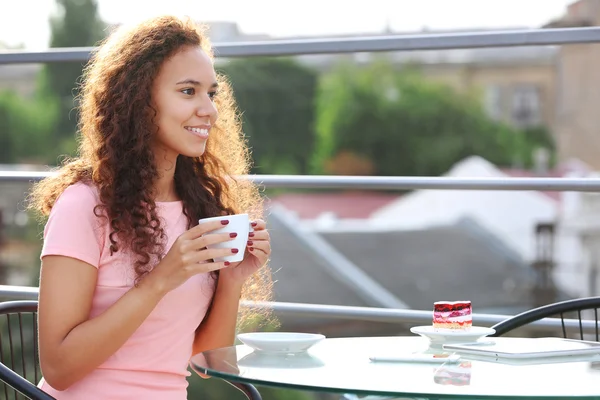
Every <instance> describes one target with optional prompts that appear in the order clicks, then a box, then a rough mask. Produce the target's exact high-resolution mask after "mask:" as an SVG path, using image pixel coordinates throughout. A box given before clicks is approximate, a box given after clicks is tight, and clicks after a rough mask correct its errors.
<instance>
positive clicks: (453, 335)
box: [410, 325, 496, 346]
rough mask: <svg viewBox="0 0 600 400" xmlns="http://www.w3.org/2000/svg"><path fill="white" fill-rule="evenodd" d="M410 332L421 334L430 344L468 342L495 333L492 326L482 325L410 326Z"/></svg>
mask: <svg viewBox="0 0 600 400" xmlns="http://www.w3.org/2000/svg"><path fill="white" fill-rule="evenodd" d="M410 331H411V332H412V333H416V334H417V335H421V336H423V337H425V338H427V339H429V341H430V342H431V344H432V345H439V346H441V345H442V344H447V343H470V342H476V341H478V340H479V339H481V338H482V337H485V336H488V335H492V334H494V333H496V330H494V329H492V328H486V327H483V326H472V327H471V329H469V330H464V331H463V330H453V329H434V328H433V326H431V325H426V326H414V327H412V328H410Z"/></svg>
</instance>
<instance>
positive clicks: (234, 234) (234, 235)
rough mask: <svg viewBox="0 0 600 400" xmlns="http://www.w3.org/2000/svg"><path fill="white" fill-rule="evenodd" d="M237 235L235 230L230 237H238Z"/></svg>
mask: <svg viewBox="0 0 600 400" xmlns="http://www.w3.org/2000/svg"><path fill="white" fill-rule="evenodd" d="M236 236H237V233H235V232H231V233H230V234H229V237H230V238H234V237H236Z"/></svg>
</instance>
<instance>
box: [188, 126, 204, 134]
mask: <svg viewBox="0 0 600 400" xmlns="http://www.w3.org/2000/svg"><path fill="white" fill-rule="evenodd" d="M185 129H187V130H188V131H190V132H194V133H199V134H201V135H208V129H201V128H191V127H186V128H185Z"/></svg>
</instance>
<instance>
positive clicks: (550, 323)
mask: <svg viewBox="0 0 600 400" xmlns="http://www.w3.org/2000/svg"><path fill="white" fill-rule="evenodd" d="M38 293H39V289H38V288H37V287H30V286H7V285H0V301H9V300H37V298H38ZM241 305H242V307H248V308H252V309H265V308H268V309H271V310H272V311H273V313H274V314H275V315H285V316H292V317H310V318H325V319H348V320H354V321H368V322H383V323H390V324H402V323H417V324H426V325H427V324H431V318H432V314H431V311H424V310H406V309H390V308H378V307H350V306H335V305H323V304H306V303H284V302H251V301H243V302H242V304H241ZM510 317H511V316H510V315H498V314H478V313H474V314H473V320H474V321H476V323H477V325H479V326H492V325H494V324H496V323H498V322H501V321H504V320H505V319H507V318H510ZM561 327H562V325H561V320H560V319H558V318H544V319H542V320H539V321H535V322H532V323H531V324H529V325H528V326H527V329H535V330H536V331H539V332H556V331H557V330H559V329H561ZM582 327H583V331H584V332H586V333H593V332H595V329H596V324H595V321H591V320H585V321H583V322H582ZM565 328H566V329H567V331H571V330H578V329H579V320H575V319H565Z"/></svg>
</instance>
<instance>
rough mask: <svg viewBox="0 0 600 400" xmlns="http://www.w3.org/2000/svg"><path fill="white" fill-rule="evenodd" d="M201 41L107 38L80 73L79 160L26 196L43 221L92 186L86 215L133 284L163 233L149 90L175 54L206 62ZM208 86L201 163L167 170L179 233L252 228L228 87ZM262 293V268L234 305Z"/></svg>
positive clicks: (198, 33) (258, 203)
mask: <svg viewBox="0 0 600 400" xmlns="http://www.w3.org/2000/svg"><path fill="white" fill-rule="evenodd" d="M204 31H205V28H204V27H203V26H201V25H198V24H196V23H195V22H193V21H191V20H189V19H180V18H176V17H171V16H164V17H158V18H153V19H150V20H147V21H145V22H142V23H140V24H138V25H136V26H133V27H131V28H123V27H122V28H119V29H117V30H116V31H115V32H113V33H112V34H111V35H109V36H108V37H107V38H106V39H105V40H104V41H103V42H102V43H101V45H100V46H99V47H98V48H97V51H95V52H94V53H93V54H92V58H91V60H90V63H89V64H88V65H87V66H86V68H85V69H84V74H83V78H84V79H83V84H82V86H81V92H80V99H79V116H80V121H79V131H80V132H79V133H80V137H79V155H78V157H76V158H72V159H67V160H66V161H65V162H64V163H63V164H62V166H61V167H60V168H58V171H57V173H56V174H55V175H53V176H51V177H49V178H46V179H44V180H42V181H40V182H39V183H37V184H36V185H35V186H34V187H33V190H32V192H31V195H30V200H31V203H30V207H31V208H33V209H35V210H37V211H39V212H41V213H42V214H43V215H48V214H49V213H50V210H51V209H52V207H53V205H54V203H55V201H56V200H57V198H58V197H59V196H60V195H61V194H62V193H63V191H64V190H65V189H66V188H67V187H68V186H70V185H73V184H74V183H77V182H86V183H91V184H93V185H95V186H96V187H97V189H98V193H99V198H100V204H99V206H97V208H96V210H95V211H96V215H98V216H101V215H102V216H105V217H106V218H107V219H108V222H109V224H110V229H111V231H110V243H111V245H110V250H111V252H117V251H119V250H121V249H122V248H123V247H126V248H129V249H131V250H132V251H133V252H134V253H135V254H136V255H137V261H136V263H135V266H134V268H135V272H136V275H137V277H138V280H139V279H141V278H142V277H143V276H144V275H145V274H147V273H148V272H149V271H150V270H151V268H152V265H153V264H154V263H153V262H152V261H153V260H156V259H160V258H161V257H162V256H163V254H164V245H163V238H164V231H163V228H162V227H161V224H160V220H159V218H158V216H157V212H156V203H155V200H154V196H155V193H154V183H155V182H156V180H157V178H158V171H157V168H156V165H155V162H154V153H153V151H152V148H151V138H152V136H153V135H154V134H155V133H156V131H157V130H158V127H157V126H156V124H155V122H154V117H155V116H156V115H157V112H156V110H155V109H154V108H153V106H152V104H151V88H152V84H153V81H154V79H155V78H156V76H157V75H158V72H159V70H160V68H161V66H162V65H163V63H164V62H165V61H166V60H167V59H169V58H170V57H172V56H173V55H174V54H176V53H177V52H178V51H180V50H182V49H183V48H186V47H201V48H202V49H203V50H204V51H205V52H206V53H207V54H208V55H209V56H210V57H211V58H213V53H212V49H211V45H210V43H209V40H208V38H207V37H206V36H205V34H204ZM217 79H218V82H219V93H218V95H217V96H216V98H215V106H216V108H217V110H218V112H219V119H218V120H217V122H216V124H215V125H214V127H213V128H212V129H213V132H214V134H213V135H211V138H210V140H208V141H207V147H206V151H205V153H204V154H203V155H202V156H201V157H196V158H191V157H186V156H183V155H180V156H179V157H178V159H177V164H176V169H175V188H176V191H177V194H178V195H179V197H180V198H181V200H182V203H183V209H184V213H185V215H186V216H187V219H188V225H189V226H188V227H189V228H191V227H192V226H194V225H196V224H197V223H198V219H200V218H205V217H212V216H217V215H223V214H234V213H240V212H247V213H249V214H250V215H251V217H252V218H260V217H262V213H263V203H262V198H261V196H260V193H259V190H258V187H257V186H256V185H254V184H253V183H252V182H251V181H249V180H247V179H236V177H237V176H238V175H244V174H247V173H248V172H249V170H250V160H251V158H250V154H249V150H248V147H247V145H246V140H245V138H244V136H243V133H242V129H241V123H240V118H239V114H238V112H237V108H236V105H235V101H234V98H233V94H232V90H231V87H230V85H229V84H228V82H227V79H226V78H225V77H224V76H222V75H217ZM271 285H272V280H271V275H270V271H269V268H267V267H265V268H262V269H260V270H259V271H258V272H257V273H256V274H255V275H254V276H252V277H251V278H250V279H248V282H247V284H246V285H245V288H244V291H243V294H242V297H243V298H245V299H249V300H256V301H266V300H269V299H270V295H271Z"/></svg>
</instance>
